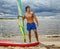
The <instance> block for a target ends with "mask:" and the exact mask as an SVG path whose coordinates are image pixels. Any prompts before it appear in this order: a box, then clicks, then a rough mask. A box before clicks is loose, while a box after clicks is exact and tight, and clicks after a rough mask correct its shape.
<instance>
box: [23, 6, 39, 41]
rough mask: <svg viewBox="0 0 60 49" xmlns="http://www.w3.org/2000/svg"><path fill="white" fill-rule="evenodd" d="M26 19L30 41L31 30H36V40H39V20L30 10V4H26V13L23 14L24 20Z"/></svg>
mask: <svg viewBox="0 0 60 49" xmlns="http://www.w3.org/2000/svg"><path fill="white" fill-rule="evenodd" d="M24 19H26V20H27V30H28V32H29V33H28V36H29V42H31V30H33V31H34V33H35V37H36V40H37V41H39V40H38V34H37V28H36V24H37V26H38V20H37V18H36V16H35V15H34V13H31V12H30V6H26V13H25V14H24V16H23V20H24ZM34 20H35V21H36V24H35V22H34Z"/></svg>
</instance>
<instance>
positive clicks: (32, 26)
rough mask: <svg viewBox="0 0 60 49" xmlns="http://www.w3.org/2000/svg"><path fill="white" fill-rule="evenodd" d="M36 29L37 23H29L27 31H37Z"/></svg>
mask: <svg viewBox="0 0 60 49" xmlns="http://www.w3.org/2000/svg"><path fill="white" fill-rule="evenodd" d="M35 29H36V24H35V22H32V23H27V30H28V31H30V30H35Z"/></svg>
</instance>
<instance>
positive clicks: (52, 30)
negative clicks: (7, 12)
mask: <svg viewBox="0 0 60 49" xmlns="http://www.w3.org/2000/svg"><path fill="white" fill-rule="evenodd" d="M37 19H38V22H39V26H38V27H37V31H38V34H40V35H51V34H60V19H56V18H51V17H37ZM24 23H25V25H24V26H25V32H26V34H28V32H27V30H26V21H25V22H24ZM2 34H4V35H8V34H9V35H10V34H15V35H21V32H20V31H19V26H18V21H17V18H16V19H11V20H10V19H8V20H7V19H0V35H2Z"/></svg>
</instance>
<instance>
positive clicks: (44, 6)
mask: <svg viewBox="0 0 60 49" xmlns="http://www.w3.org/2000/svg"><path fill="white" fill-rule="evenodd" d="M22 5H23V10H24V12H25V7H26V6H27V5H29V6H30V7H31V11H33V12H34V13H35V14H36V15H37V16H42V17H44V16H55V17H56V18H60V17H59V16H60V0H38V1H37V0H22ZM17 15H18V9H17V5H16V0H12V1H11V0H0V17H17Z"/></svg>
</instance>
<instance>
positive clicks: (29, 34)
mask: <svg viewBox="0 0 60 49" xmlns="http://www.w3.org/2000/svg"><path fill="white" fill-rule="evenodd" d="M28 32H29V33H28V36H29V42H31V31H28Z"/></svg>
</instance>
